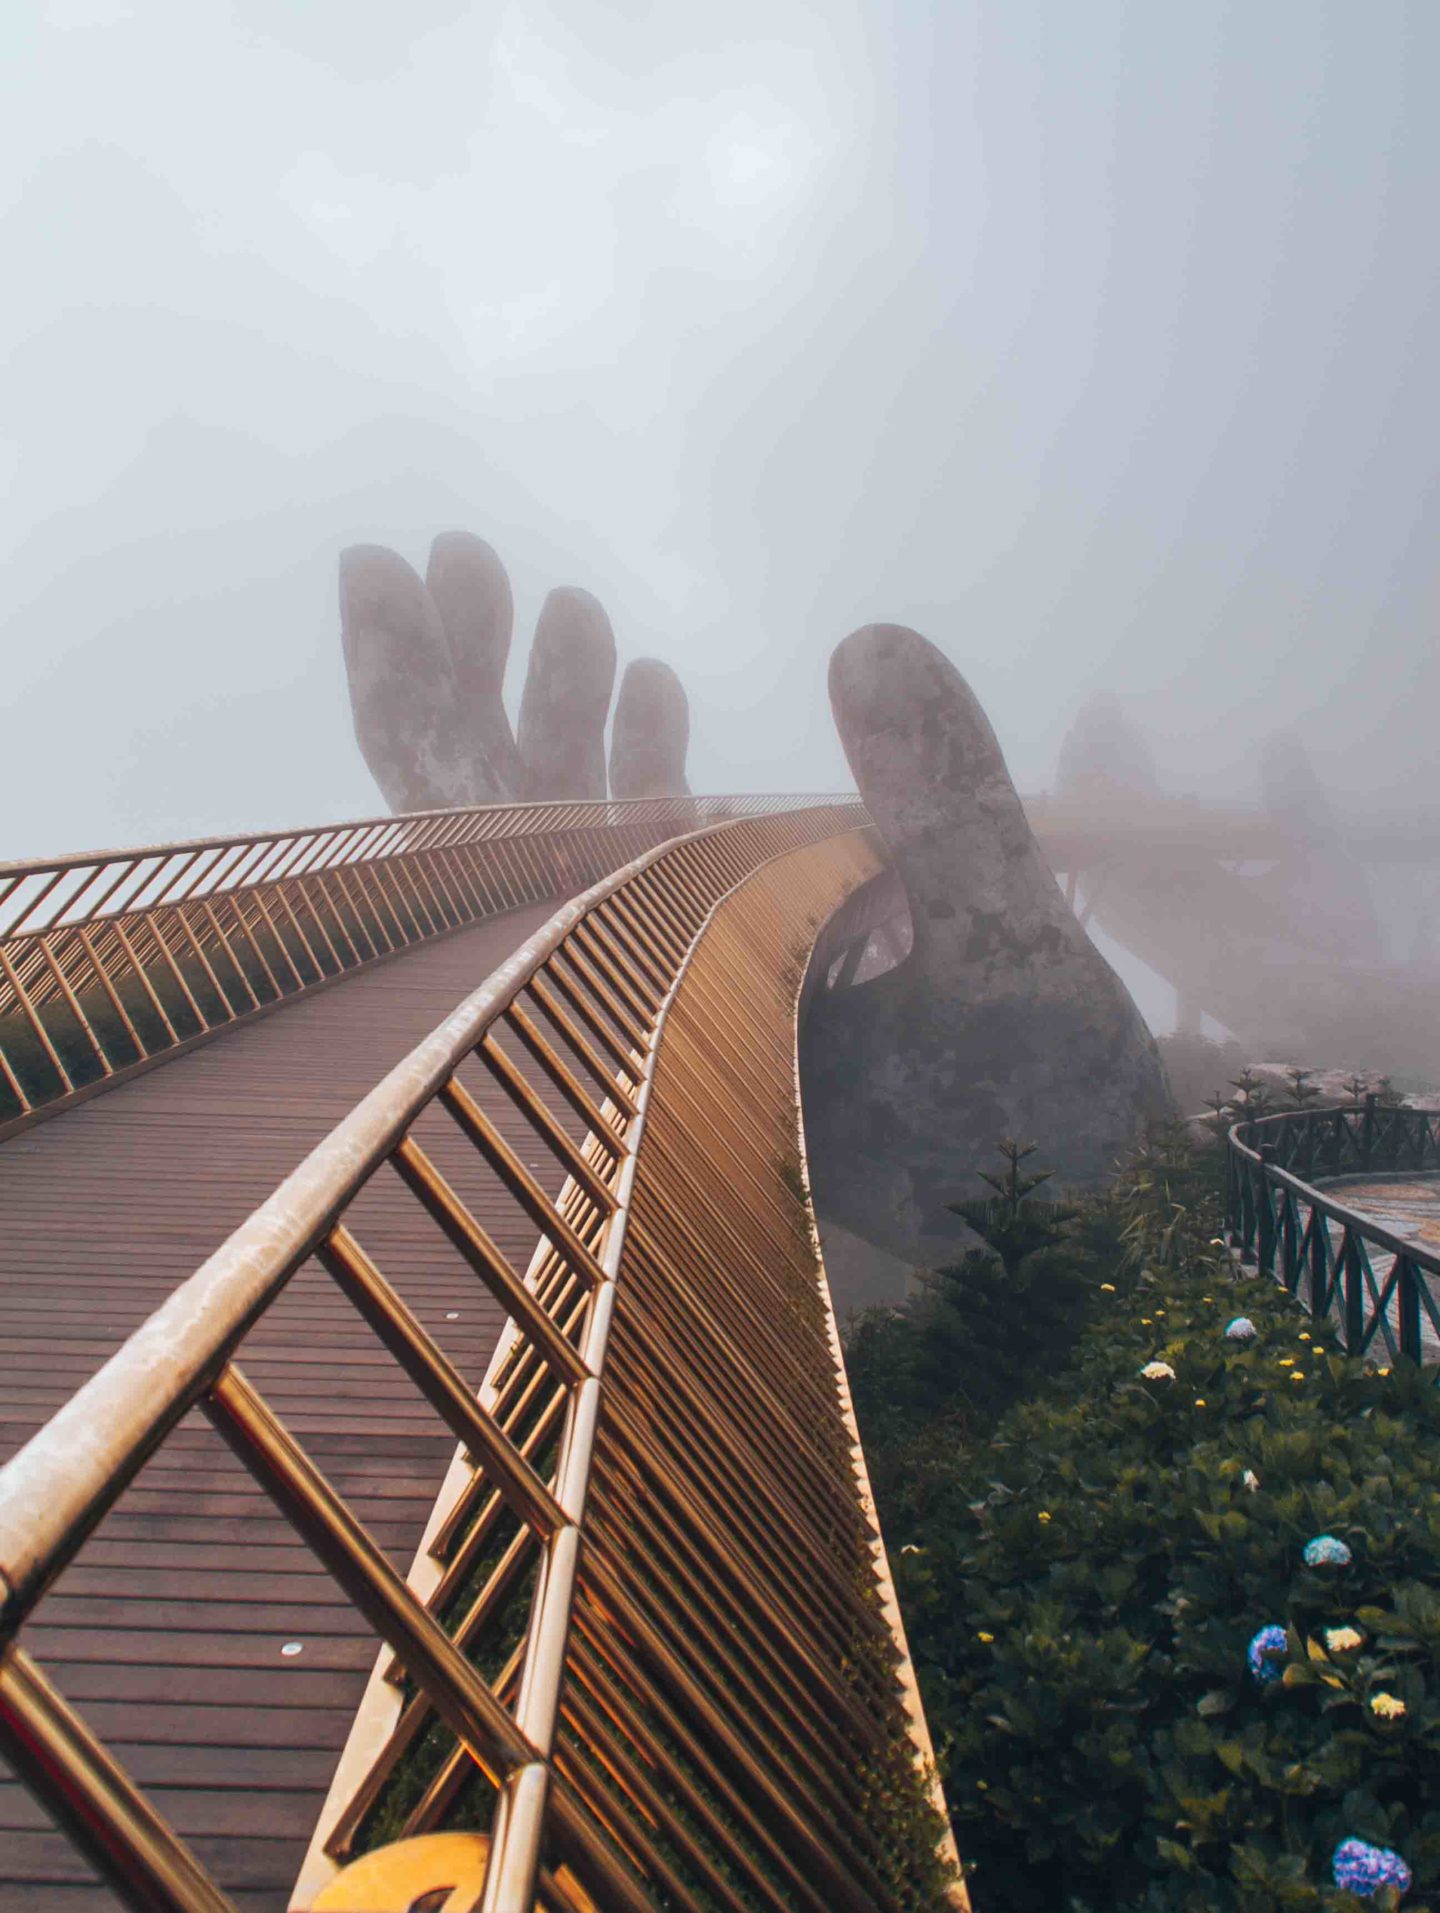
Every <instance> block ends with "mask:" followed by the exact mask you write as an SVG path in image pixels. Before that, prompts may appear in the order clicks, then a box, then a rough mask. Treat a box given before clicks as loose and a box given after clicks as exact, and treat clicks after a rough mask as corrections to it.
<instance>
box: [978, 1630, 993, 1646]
mask: <svg viewBox="0 0 1440 1913" xmlns="http://www.w3.org/2000/svg"><path fill="white" fill-rule="evenodd" d="M975 1638H976V1640H977V1641H984V1643H985V1645H986V1646H987V1647H988V1646H989V1645H990V1643H991V1642H992V1641H993V1640H994V1638H995V1636H994V1635H993V1634H987V1633H986V1632H985V1630H984V1628H981V1630H980V1632H979V1633H978V1634H977V1635H976V1636H975Z"/></svg>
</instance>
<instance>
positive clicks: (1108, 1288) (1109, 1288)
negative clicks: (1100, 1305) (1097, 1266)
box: [1100, 1282, 1115, 1295]
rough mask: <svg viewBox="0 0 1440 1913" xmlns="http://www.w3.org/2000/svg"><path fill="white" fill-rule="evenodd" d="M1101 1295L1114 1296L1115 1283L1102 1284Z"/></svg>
mask: <svg viewBox="0 0 1440 1913" xmlns="http://www.w3.org/2000/svg"><path fill="white" fill-rule="evenodd" d="M1100 1293H1101V1294H1102V1295H1113V1294H1114V1293H1115V1284H1114V1283H1113V1282H1102V1283H1101V1284H1100Z"/></svg>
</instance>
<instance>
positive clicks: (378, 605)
mask: <svg viewBox="0 0 1440 1913" xmlns="http://www.w3.org/2000/svg"><path fill="white" fill-rule="evenodd" d="M340 638H341V644H342V646H343V649H344V653H345V671H346V675H347V677H348V678H349V681H350V708H351V712H352V715H353V718H354V723H355V736H356V740H357V741H358V743H359V745H360V750H361V754H362V755H363V757H364V759H365V762H366V763H367V764H368V765H369V767H370V770H371V773H372V775H373V776H374V778H375V781H376V783H377V784H378V785H379V786H380V789H381V791H382V792H383V793H384V796H385V801H386V802H387V803H388V804H389V806H390V808H391V809H392V810H395V811H409V810H430V809H438V808H443V807H448V806H450V805H454V804H464V803H468V802H470V801H471V798H470V791H471V789H472V788H473V769H472V762H471V758H470V756H469V754H468V753H467V750H466V748H465V740H464V737H463V735H462V732H461V729H460V724H459V713H458V702H457V691H456V684H455V673H454V669H453V667H452V665H451V661H450V647H449V643H448V641H447V639H446V636H445V629H444V626H443V625H442V624H441V622H440V614H439V612H438V611H437V610H436V609H435V605H434V603H433V601H432V600H431V597H430V594H429V592H428V591H427V590H426V589H425V586H424V584H423V583H422V582H421V580H420V577H419V575H418V574H417V573H416V572H415V570H414V569H413V567H412V566H410V565H408V564H407V563H406V562H405V560H404V559H403V558H402V557H401V556H400V554H399V553H398V552H394V551H390V550H388V549H387V548H386V547H385V546H384V545H352V546H350V548H349V549H348V550H346V551H342V552H341V554H340Z"/></svg>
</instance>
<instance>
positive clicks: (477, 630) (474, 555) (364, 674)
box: [340, 531, 690, 811]
mask: <svg viewBox="0 0 1440 1913" xmlns="http://www.w3.org/2000/svg"><path fill="white" fill-rule="evenodd" d="M514 621H515V601H514V595H513V593H512V591H511V588H510V580H509V578H508V577H507V575H506V572H505V567H504V565H503V564H502V563H501V562H500V558H499V556H498V555H497V553H496V552H495V551H494V549H493V548H492V547H491V546H490V545H488V544H486V542H485V540H484V539H483V538H477V537H476V536H475V535H474V533H473V532H468V531H446V532H441V533H440V535H439V536H438V537H437V538H436V539H435V541H434V543H433V544H432V545H431V547H430V562H429V565H428V567H427V570H426V575H425V579H424V581H423V582H422V580H421V579H420V577H419V576H418V574H417V573H416V572H415V570H414V569H413V567H412V566H411V565H409V564H408V563H407V562H406V560H405V559H404V558H402V557H401V556H400V554H399V553H398V552H394V551H390V550H388V549H387V548H386V547H385V546H383V545H354V546H351V547H350V548H349V549H348V550H346V551H343V552H342V553H341V554H340V636H341V643H342V646H343V649H344V654H345V669H346V676H347V679H348V682H349V687H350V707H351V715H352V719H353V721H354V725H355V736H356V740H357V742H358V743H359V745H360V750H361V754H362V755H363V757H364V759H365V762H366V764H367V765H368V766H369V768H370V771H371V774H372V775H373V776H374V778H375V781H376V783H377V784H378V785H379V786H380V789H381V792H382V793H383V795H384V797H385V801H386V802H387V803H388V804H389V806H390V808H391V809H392V810H395V811H410V810H441V809H450V808H453V807H455V806H458V805H469V804H498V803H511V802H526V801H534V802H540V801H544V800H547V799H564V798H572V799H594V798H603V797H604V796H605V795H606V767H605V724H606V719H607V717H608V715H609V710H610V699H611V694H612V692H613V690H614V685H615V666H616V653H615V635H614V632H613V631H612V629H611V626H610V620H609V618H608V617H607V616H606V614H605V609H604V606H603V605H602V604H601V603H600V601H599V599H598V598H595V597H593V596H592V595H591V593H590V592H588V591H582V590H581V589H580V588H579V587H578V586H575V585H562V586H560V587H558V588H557V589H556V590H554V591H552V592H551V593H550V594H549V596H548V597H547V598H546V600H545V603H544V605H543V607H542V609H541V612H540V617H539V620H538V621H537V624H536V628H535V638H534V642H533V643H532V645H531V650H530V660H529V665H528V668H527V673H526V679H525V688H524V691H523V694H522V696H521V700H520V721H519V724H518V726H517V728H516V730H513V731H512V729H511V726H510V719H509V716H508V715H507V713H506V710H505V701H504V695H503V687H504V678H505V666H506V662H507V660H508V658H509V654H510V640H511V635H512V632H513V628H514ZM689 735H690V712H689V704H688V701H687V699H686V696H685V691H684V687H683V686H682V685H681V683H680V680H679V678H678V677H677V676H676V675H675V673H674V672H673V671H672V670H671V669H670V667H669V666H668V665H666V664H662V663H661V662H660V661H659V660H658V659H655V658H641V659H637V660H636V661H635V662H634V663H632V664H631V665H630V666H628V667H627V670H626V674H625V680H624V684H623V686H622V692H621V698H620V703H619V705H618V706H617V709H616V714H615V737H614V742H613V745H612V751H611V775H612V777H613V778H614V780H615V781H614V784H613V793H612V794H613V795H615V796H617V797H641V796H676V795H681V794H685V793H687V792H688V791H689V784H688V783H687V781H686V776H685V753H686V750H687V747H688V743H689Z"/></svg>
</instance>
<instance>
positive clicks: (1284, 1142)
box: [1225, 1096, 1440, 1363]
mask: <svg viewBox="0 0 1440 1913" xmlns="http://www.w3.org/2000/svg"><path fill="white" fill-rule="evenodd" d="M1437 1169H1440V1113H1437V1112H1435V1111H1431V1110H1423V1109H1408V1108H1390V1107H1385V1106H1382V1105H1381V1104H1380V1103H1379V1101H1378V1099H1377V1098H1376V1097H1374V1096H1367V1097H1366V1098H1365V1100H1364V1101H1363V1102H1361V1103H1358V1104H1356V1105H1353V1106H1349V1107H1345V1106H1337V1107H1333V1108H1323V1109H1304V1110H1282V1111H1279V1112H1277V1113H1276V1114H1274V1115H1270V1116H1258V1117H1253V1118H1251V1119H1250V1120H1248V1121H1244V1122H1240V1123H1236V1124H1235V1125H1234V1126H1233V1127H1232V1128H1231V1129H1230V1130H1229V1132H1228V1135H1227V1138H1226V1161H1225V1225H1226V1235H1227V1237H1228V1239H1229V1241H1230V1243H1231V1246H1232V1247H1233V1248H1235V1249H1236V1250H1238V1252H1239V1254H1240V1256H1241V1259H1242V1261H1245V1262H1248V1263H1251V1264H1253V1265H1254V1266H1255V1267H1256V1269H1257V1270H1258V1271H1259V1273H1260V1274H1262V1275H1268V1276H1272V1277H1274V1278H1275V1279H1276V1280H1278V1281H1280V1282H1283V1283H1284V1285H1285V1287H1286V1288H1287V1289H1288V1290H1289V1291H1290V1293H1291V1294H1292V1295H1297V1296H1299V1297H1300V1299H1302V1300H1303V1301H1304V1302H1305V1303H1306V1305H1307V1306H1308V1307H1309V1309H1310V1312H1311V1314H1312V1315H1313V1316H1315V1317H1316V1318H1317V1319H1322V1320H1327V1321H1331V1322H1333V1323H1334V1325H1335V1326H1336V1327H1337V1328H1338V1330H1339V1332H1340V1335H1341V1337H1342V1339H1343V1341H1344V1344H1345V1347H1346V1348H1347V1350H1348V1351H1349V1352H1350V1353H1351V1354H1355V1355H1363V1354H1366V1353H1367V1352H1368V1351H1369V1350H1370V1349H1371V1348H1372V1346H1373V1345H1374V1343H1375V1341H1376V1339H1377V1337H1378V1338H1379V1340H1380V1341H1381V1342H1382V1343H1383V1345H1384V1347H1385V1348H1386V1350H1387V1352H1388V1353H1389V1356H1390V1359H1391V1361H1392V1362H1393V1361H1394V1360H1396V1359H1397V1358H1398V1357H1400V1356H1404V1357H1406V1358H1408V1359H1409V1360H1411V1361H1414V1362H1417V1363H1418V1362H1420V1361H1421V1360H1422V1359H1423V1336H1422V1323H1423V1322H1424V1321H1426V1320H1428V1322H1429V1324H1430V1326H1431V1329H1432V1331H1433V1332H1434V1333H1435V1334H1436V1335H1437V1336H1440V1302H1437V1295H1440V1290H1437V1288H1436V1286H1435V1285H1436V1283H1437V1282H1440V1252H1437V1251H1433V1250H1430V1249H1427V1248H1426V1247H1425V1246H1424V1245H1423V1244H1422V1243H1419V1242H1416V1241H1415V1240H1414V1239H1413V1238H1412V1237H1408V1236H1405V1235H1402V1234H1400V1233H1399V1232H1398V1231H1396V1230H1394V1229H1388V1228H1386V1227H1385V1225H1384V1224H1383V1223H1381V1222H1380V1221H1378V1220H1377V1219H1376V1218H1375V1217H1373V1216H1369V1215H1366V1214H1364V1213H1362V1212H1361V1211H1360V1210H1358V1209H1352V1208H1351V1207H1350V1206H1349V1205H1348V1204H1347V1203H1346V1202H1344V1201H1343V1200H1342V1199H1341V1197H1340V1196H1339V1195H1337V1194H1335V1193H1333V1192H1332V1191H1330V1190H1328V1189H1322V1188H1318V1187H1317V1186H1316V1185H1315V1183H1313V1182H1311V1181H1310V1180H1308V1179H1307V1178H1308V1177H1311V1176H1319V1177H1322V1178H1338V1177H1343V1176H1347V1175H1361V1176H1363V1175H1374V1176H1381V1175H1388V1174H1409V1175H1414V1174H1422V1173H1426V1172H1429V1171H1433V1170H1437ZM1302 1171H1303V1172H1304V1173H1303V1174H1302V1173H1300V1172H1302ZM1337 1232H1338V1237H1337ZM1374 1251H1378V1252H1379V1253H1380V1254H1381V1255H1382V1256H1389V1257H1390V1258H1391V1264H1390V1267H1389V1269H1388V1270H1385V1269H1381V1270H1379V1271H1377V1269H1376V1266H1375V1261H1374V1257H1373V1253H1372V1252H1374Z"/></svg>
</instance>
